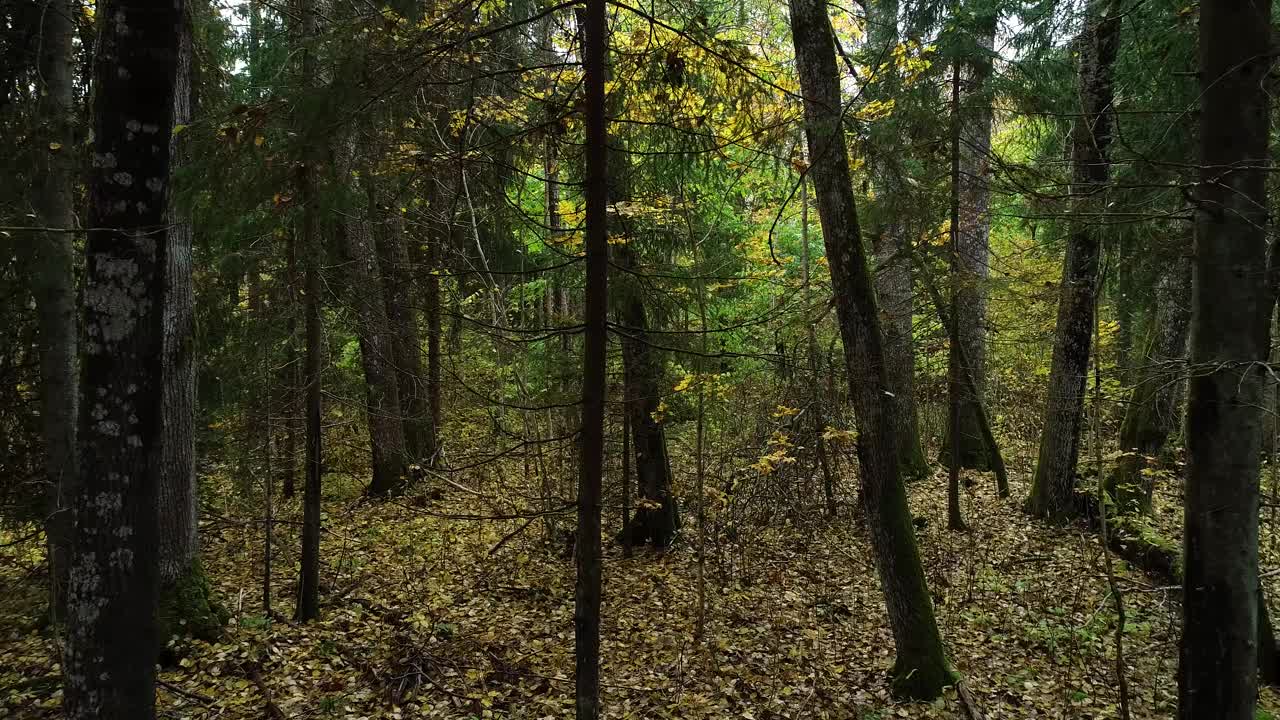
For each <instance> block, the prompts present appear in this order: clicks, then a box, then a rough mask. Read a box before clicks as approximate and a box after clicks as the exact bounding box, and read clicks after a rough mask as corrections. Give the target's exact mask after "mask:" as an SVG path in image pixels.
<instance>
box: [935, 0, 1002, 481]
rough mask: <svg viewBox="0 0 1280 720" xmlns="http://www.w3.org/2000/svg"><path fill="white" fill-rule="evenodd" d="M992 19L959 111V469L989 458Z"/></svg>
mask: <svg viewBox="0 0 1280 720" xmlns="http://www.w3.org/2000/svg"><path fill="white" fill-rule="evenodd" d="M995 30H996V17H995V16H994V15H986V14H984V15H981V16H980V17H977V18H975V19H974V20H973V40H974V45H975V50H976V52H975V53H974V55H973V57H971V58H969V60H968V62H966V63H965V64H964V71H965V72H964V76H965V77H964V81H965V82H964V87H963V90H964V93H963V100H962V104H961V110H960V150H959V155H960V178H959V183H958V184H959V188H958V191H957V193H958V195H959V203H960V212H959V217H958V220H959V222H958V224H957V225H956V231H957V234H956V252H957V255H958V258H957V259H958V263H957V264H958V266H959V267H958V274H959V278H958V281H957V285H956V301H955V314H956V317H955V321H956V323H957V324H958V328H959V333H960V342H961V343H962V344H963V345H964V356H965V357H966V358H968V366H967V367H966V368H965V370H966V371H967V372H968V374H969V377H970V378H971V379H972V380H973V387H975V388H977V392H978V393H979V395H977V396H975V395H973V394H972V393H971V392H970V388H969V387H968V386H966V385H964V384H961V385H960V386H959V388H958V392H959V398H960V416H959V421H958V428H959V431H958V435H959V442H958V443H957V444H958V448H957V451H958V452H957V453H956V455H957V456H958V457H959V460H960V465H961V466H962V467H967V468H974V469H977V470H989V469H990V468H991V457H990V455H989V454H988V453H987V443H986V442H985V441H984V440H983V437H982V430H981V428H980V427H979V421H978V407H977V404H978V401H979V400H980V399H981V397H980V395H981V393H982V392H984V391H985V389H986V384H987V290H986V281H987V277H988V275H989V274H990V270H989V258H990V254H991V250H990V231H991V213H990V211H989V210H990V205H991V189H990V185H989V178H988V176H989V175H990V173H989V166H990V162H989V157H990V155H991V117H992V112H991V97H990V90H989V88H988V87H987V81H988V80H989V79H990V77H991V56H992V54H993V47H994V45H995ZM951 439H952V435H951V431H950V430H948V432H947V436H946V439H945V441H944V442H943V453H942V461H943V463H947V464H949V463H950V462H951V460H950V458H951V452H950V447H951Z"/></svg>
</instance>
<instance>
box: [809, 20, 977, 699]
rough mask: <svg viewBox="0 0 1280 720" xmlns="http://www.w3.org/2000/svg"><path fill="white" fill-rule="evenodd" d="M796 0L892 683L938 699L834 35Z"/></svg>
mask: <svg viewBox="0 0 1280 720" xmlns="http://www.w3.org/2000/svg"><path fill="white" fill-rule="evenodd" d="M790 7H791V36H792V40H793V42H794V44H795V52H796V67H797V70H798V72H799V76H800V89H801V91H802V92H803V95H804V114H805V134H806V136H807V138H808V145H809V157H810V162H811V165H810V167H809V174H810V175H811V176H812V180H813V187H814V191H815V193H816V195H817V203H818V216H819V219H820V220H821V223H822V235H823V241H824V243H825V245H826V248H827V261H828V263H829V264H830V267H831V284H832V290H833V291H834V295H835V307H836V314H837V318H838V321H839V325H840V337H841V339H842V340H843V341H844V353H845V365H846V367H847V370H848V374H849V385H850V393H851V396H852V398H853V409H854V415H855V416H856V418H857V421H858V430H859V435H858V444H857V453H858V463H859V465H860V466H861V469H862V473H861V479H862V497H863V503H864V505H865V510H866V516H867V522H868V525H869V526H870V528H871V541H872V546H873V548H874V549H875V553H876V560H877V563H876V564H877V567H878V569H879V572H880V581H881V584H882V585H883V588H884V594H885V605H886V606H887V608H888V611H889V624H890V625H891V627H892V630H893V637H894V642H895V644H896V646H897V653H898V657H897V661H896V662H895V663H894V667H893V670H892V676H893V688H894V691H895V692H896V693H897V694H899V695H901V696H904V697H911V698H919V699H927V698H933V697H936V696H937V695H938V694H940V693H941V692H942V688H943V687H944V686H946V685H949V684H951V683H953V682H954V681H955V678H956V676H955V673H954V671H953V670H952V669H951V667H950V665H949V664H948V663H947V658H946V655H945V653H944V651H943V647H942V636H941V634H940V633H939V632H938V625H937V622H936V620H935V619H934V614H933V604H932V601H931V600H930V597H929V590H928V587H927V586H926V585H925V578H924V571H923V569H922V568H921V566H920V555H919V551H918V550H917V549H916V539H915V531H914V529H913V527H912V524H911V514H910V511H909V509H908V507H907V495H906V490H905V489H904V487H903V485H902V478H901V477H900V475H899V470H898V450H897V441H896V439H897V434H896V433H895V432H894V428H895V427H896V425H895V421H894V418H893V414H894V412H895V405H894V403H892V402H890V401H889V400H888V399H887V397H886V395H885V390H886V388H887V387H888V377H887V373H886V371H885V365H884V363H885V358H884V345H883V335H882V333H881V330H880V318H879V315H878V313H877V311H876V301H875V290H874V288H873V287H872V282H871V274H870V272H869V271H868V268H867V258H866V254H865V251H864V250H863V248H862V235H861V229H860V228H859V226H858V212H857V207H856V206H855V203H854V198H853V184H852V178H851V176H850V172H849V156H848V152H847V151H846V150H845V147H844V133H843V131H842V124H841V117H842V107H841V101H840V78H839V75H838V72H837V69H836V59H835V41H834V38H833V36H832V32H831V26H830V21H829V19H828V18H827V14H826V9H825V4H824V3H822V2H821V1H820V0H791V2H790Z"/></svg>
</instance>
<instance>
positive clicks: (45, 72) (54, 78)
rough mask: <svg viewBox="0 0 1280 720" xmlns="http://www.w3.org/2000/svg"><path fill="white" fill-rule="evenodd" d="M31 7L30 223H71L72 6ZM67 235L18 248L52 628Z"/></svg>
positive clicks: (67, 359)
mask: <svg viewBox="0 0 1280 720" xmlns="http://www.w3.org/2000/svg"><path fill="white" fill-rule="evenodd" d="M42 5H43V7H41V8H39V9H38V10H37V12H39V14H40V17H41V19H42V21H43V23H42V25H41V27H40V57H39V59H38V68H39V71H40V72H39V75H38V79H39V81H40V82H41V84H40V86H39V88H38V91H37V97H38V98H39V99H38V101H37V105H36V117H37V122H38V123H39V130H38V142H36V143H35V147H36V148H37V152H38V153H39V156H40V157H39V160H38V162H37V164H36V173H35V178H34V182H33V183H32V186H33V187H32V189H33V191H34V192H33V195H32V200H31V204H32V207H33V208H34V209H35V214H36V218H37V220H38V222H37V223H36V224H37V225H41V226H44V227H52V228H68V229H69V228H71V227H72V226H73V224H74V216H73V211H74V198H73V191H74V185H75V181H76V159H75V158H76V156H75V153H74V152H73V151H72V149H71V148H72V146H73V145H74V137H73V132H72V122H73V120H74V116H73V113H74V108H73V104H74V92H73V91H74V80H73V71H74V69H73V67H72V64H73V63H74V56H73V55H72V48H71V40H72V37H73V36H74V33H75V24H74V22H73V20H72V18H73V17H74V14H75V13H76V12H77V11H78V8H79V5H77V4H75V3H71V2H67V1H66V0H49V1H48V2H47V3H43V4H42ZM74 237H75V236H74V235H72V234H71V233H69V232H63V233H58V232H46V233H39V234H36V235H35V236H34V237H33V238H32V239H31V240H30V241H29V243H22V242H19V243H18V247H19V248H23V247H24V246H25V247H26V250H27V257H26V261H27V264H28V266H29V267H30V268H31V279H32V283H31V284H32V290H33V292H34V295H35V300H36V312H37V313H38V321H39V326H40V421H41V425H42V427H41V434H42V435H43V439H44V457H45V475H46V479H45V481H46V482H47V483H48V493H47V494H48V520H47V521H46V522H45V538H46V540H47V543H48V557H49V617H50V619H51V620H52V621H53V623H54V624H55V625H57V624H60V623H61V622H62V619H63V611H64V610H65V604H66V585H67V571H68V568H69V562H68V561H69V559H70V553H71V531H72V527H71V509H70V505H71V501H72V500H73V499H74V498H75V496H76V489H77V485H78V479H79V469H78V467H77V459H78V456H77V448H76V423H77V422H78V420H79V417H78V415H79V412H80V392H79V390H80V389H79V385H78V378H77V374H78V372H79V369H78V366H79V360H78V355H77V350H78V342H77V338H78V332H77V323H76V283H75V259H74V250H73V248H72V240H73V238H74Z"/></svg>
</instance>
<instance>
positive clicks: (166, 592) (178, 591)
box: [158, 557, 231, 645]
mask: <svg viewBox="0 0 1280 720" xmlns="http://www.w3.org/2000/svg"><path fill="white" fill-rule="evenodd" d="M230 618H231V615H230V613H229V612H227V609H226V608H225V607H223V606H222V604H221V603H219V602H218V601H217V599H216V598H215V597H214V596H213V592H212V591H211V590H210V587H209V576H208V575H206V574H205V572H204V566H203V565H202V564H201V562H200V559H199V557H197V558H195V559H194V560H193V561H192V562H191V567H190V568H189V569H188V571H187V572H186V573H185V574H184V575H183V576H182V577H179V578H178V579H177V581H175V582H173V583H166V584H165V585H164V586H163V587H161V588H160V609H159V616H158V625H159V631H160V632H159V638H160V642H161V643H162V644H164V645H167V644H168V643H169V640H170V639H171V638H172V637H173V636H175V635H176V636H178V637H193V638H197V639H200V640H205V641H207V642H212V641H214V640H217V639H218V637H219V636H220V635H221V634H222V627H223V626H224V625H226V624H227V621H228V620H229V619H230Z"/></svg>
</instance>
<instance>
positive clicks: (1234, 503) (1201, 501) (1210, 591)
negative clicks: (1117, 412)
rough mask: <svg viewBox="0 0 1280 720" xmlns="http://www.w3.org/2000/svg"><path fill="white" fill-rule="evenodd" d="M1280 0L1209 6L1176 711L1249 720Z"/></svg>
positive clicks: (1209, 2)
mask: <svg viewBox="0 0 1280 720" xmlns="http://www.w3.org/2000/svg"><path fill="white" fill-rule="evenodd" d="M1271 37H1272V31H1271V3H1270V2H1266V1H1264V0H1246V1H1245V2H1237V1H1234V0H1233V1H1230V2H1228V0H1206V2H1203V3H1201V5H1200V72H1199V78H1200V183H1199V185H1198V188H1197V193H1196V194H1197V198H1196V200H1197V202H1196V206H1195V207H1196V229H1195V233H1196V239H1195V261H1194V262H1195V275H1194V279H1193V287H1192V306H1193V307H1192V321H1191V322H1192V326H1191V359H1190V363H1191V372H1190V375H1191V380H1190V383H1189V392H1188V400H1187V457H1188V464H1187V481H1186V505H1185V510H1184V513H1185V514H1184V517H1185V529H1184V532H1183V566H1184V571H1183V573H1184V575H1183V577H1184V579H1183V629H1182V646H1181V652H1180V660H1181V662H1180V665H1179V669H1178V717H1180V718H1182V719H1183V720H1200V719H1201V718H1214V719H1215V720H1252V718H1253V717H1254V706H1255V703H1256V700H1257V673H1256V668H1257V654H1258V637H1257V635H1258V618H1257V615H1258V592H1257V591H1258V582H1259V578H1258V501H1259V494H1258V471H1259V462H1260V458H1259V448H1260V438H1261V435H1260V429H1261V423H1262V407H1263V406H1264V402H1263V397H1264V391H1265V387H1266V383H1267V379H1268V378H1269V377H1270V373H1269V369H1268V368H1267V366H1266V362H1267V356H1268V352H1269V349H1270V342H1271V312H1272V307H1273V304H1274V300H1275V298H1274V296H1273V288H1272V285H1271V282H1270V280H1271V277H1272V276H1273V275H1274V272H1273V271H1272V272H1269V271H1268V263H1267V257H1266V256H1267V232H1266V228H1267V225H1268V218H1267V208H1268V205H1267V192H1266V181H1267V175H1268V170H1269V165H1270V156H1269V148H1268V144H1269V143H1268V140H1269V135H1270V122H1269V121H1270V111H1271V102H1270V99H1271V96H1270V87H1269V82H1268V78H1269V76H1270V71H1271V55H1272V52H1273V48H1272V42H1271Z"/></svg>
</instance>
